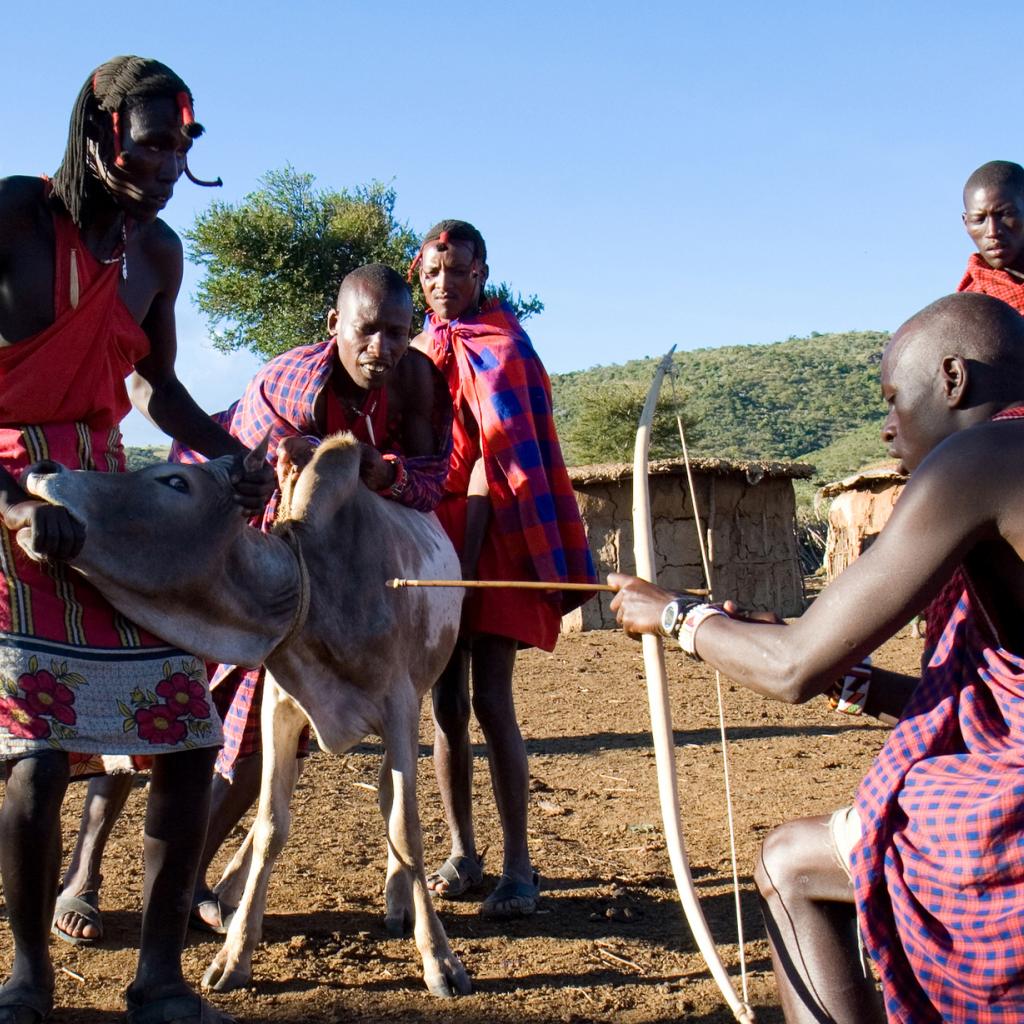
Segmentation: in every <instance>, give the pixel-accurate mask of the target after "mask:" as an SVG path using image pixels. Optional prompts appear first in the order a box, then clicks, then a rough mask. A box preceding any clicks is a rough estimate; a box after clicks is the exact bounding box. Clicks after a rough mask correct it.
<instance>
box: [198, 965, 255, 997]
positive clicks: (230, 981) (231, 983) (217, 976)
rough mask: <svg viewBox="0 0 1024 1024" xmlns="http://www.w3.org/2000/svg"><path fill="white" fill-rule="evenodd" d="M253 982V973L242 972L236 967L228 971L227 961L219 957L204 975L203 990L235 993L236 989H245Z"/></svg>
mask: <svg viewBox="0 0 1024 1024" xmlns="http://www.w3.org/2000/svg"><path fill="white" fill-rule="evenodd" d="M251 981H252V971H251V970H249V971H246V970H242V969H241V968H238V967H235V968H233V969H232V970H228V967H227V963H226V961H225V960H221V958H220V956H218V957H217V958H216V959H215V960H214V961H213V963H212V964H210V966H209V967H207V968H206V973H205V974H204V975H203V988H209V989H213V991H214V992H234V991H235V989H239V988H245V987H246V986H247V985H249V983H250V982H251Z"/></svg>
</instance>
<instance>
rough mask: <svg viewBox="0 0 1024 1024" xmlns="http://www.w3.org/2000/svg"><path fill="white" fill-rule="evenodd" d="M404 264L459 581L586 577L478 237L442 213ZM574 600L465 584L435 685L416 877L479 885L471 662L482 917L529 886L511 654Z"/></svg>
mask: <svg viewBox="0 0 1024 1024" xmlns="http://www.w3.org/2000/svg"><path fill="white" fill-rule="evenodd" d="M417 266H418V267H419V274H420V284H421V285H422V287H423V294H424V296H425V297H426V300H427V305H428V306H429V307H430V311H429V313H428V315H427V319H426V324H425V328H424V331H423V333H422V334H420V335H419V337H418V338H417V339H416V340H415V341H414V342H413V344H414V345H415V346H416V347H418V348H419V349H420V350H421V351H423V352H425V353H426V354H427V355H429V356H430V358H431V359H432V360H433V361H434V363H435V365H436V366H437V367H438V368H439V369H440V370H441V372H442V373H443V374H444V375H445V378H446V380H447V381H448V390H449V392H450V393H451V397H452V403H453V405H454V411H455V423H454V426H453V435H454V436H453V442H454V446H453V451H452V456H451V462H450V465H449V471H448V480H447V483H446V485H445V496H444V498H443V499H442V501H441V504H440V505H439V506H438V508H437V514H438V517H439V518H440V520H441V523H442V524H443V525H444V527H445V530H446V531H447V532H448V535H449V537H451V539H452V542H453V543H454V545H455V549H456V550H457V551H458V552H459V555H460V559H461V562H462V574H463V578H465V579H478V578H479V579H485V580H542V581H546V582H552V583H561V582H576V583H592V582H595V581H596V578H597V577H596V575H595V572H594V565H593V560H592V559H591V556H590V548H589V546H588V544H587V538H586V534H585V533H584V530H583V524H582V522H581V520H580V514H579V509H578V507H577V505H576V498H575V496H574V494H573V491H572V485H571V483H570V482H569V476H568V473H567V472H566V469H565V463H564V462H563V460H562V452H561V449H560V447H559V444H558V436H557V434H556V433H555V424H554V417H553V414H552V409H551V385H550V382H549V381H548V376H547V373H546V372H545V371H544V367H543V366H542V365H541V361H540V359H539V358H538V357H537V353H536V352H535V351H534V349H533V345H532V344H531V343H530V339H529V338H528V337H527V336H526V333H525V332H524V331H523V329H522V327H521V326H520V324H519V321H518V320H517V319H516V316H515V314H514V313H513V312H512V310H511V308H510V307H509V306H508V305H506V304H504V303H502V302H499V301H498V300H496V299H486V298H485V296H484V292H483V289H484V285H485V284H486V282H487V273H488V269H487V247H486V245H485V244H484V240H483V237H482V236H481V234H480V232H479V231H477V229H476V228H475V227H473V225H472V224H467V223H466V222H465V221H461V220H445V221H441V223H440V224H437V225H435V226H434V227H433V228H432V229H431V230H430V231H428V232H427V236H426V239H425V241H424V242H423V245H422V247H421V249H420V252H419V255H418V256H417V257H416V259H415V260H414V262H413V268H415V267H417ZM411 273H412V268H410V275H411ZM586 596H587V595H586V594H581V593H579V592H575V593H572V592H562V593H556V592H554V591H547V592H545V591H525V590H483V591H467V597H466V602H465V605H464V610H463V616H462V631H461V637H460V640H459V644H458V647H457V648H456V651H455V653H454V655H453V656H452V660H451V662H450V663H449V665H448V667H447V669H446V670H445V672H444V675H442V676H441V678H440V679H439V680H438V681H437V684H436V685H435V687H434V693H433V698H434V699H433V707H434V723H435V731H434V766H435V769H436V771H437V778H438V784H439V786H440V789H441V798H442V801H443V803H444V808H445V815H446V817H447V819H448V826H449V829H450V831H451V839H452V846H451V855H450V856H449V857H448V859H447V860H446V861H445V862H444V864H443V865H442V866H441V867H440V869H439V870H438V871H437V872H435V873H434V874H433V875H431V876H430V878H428V880H427V884H428V885H429V886H430V888H431V890H432V891H433V892H434V893H435V894H437V895H438V896H448V897H453V896H459V895H461V894H462V893H464V892H466V891H467V890H468V889H470V888H473V887H475V886H478V885H479V884H480V882H481V881H482V880H483V867H482V862H481V858H480V857H479V855H478V853H477V849H476V842H475V838H474V834H473V809H472V752H471V749H470V743H469V711H470V697H469V684H470V670H471V669H472V708H473V711H474V713H475V714H476V717H477V721H478V722H479V723H480V728H481V729H482V730H483V733H484V737H485V738H486V740H487V756H488V760H489V761H490V767H491V783H492V785H493V787H494V796H495V802H496V803H497V807H498V816H499V818H500V819H501V828H502V838H503V842H504V857H503V862H502V868H501V877H500V879H499V882H498V885H497V887H496V888H495V890H494V891H493V892H492V893H491V894H490V895H489V896H488V897H487V899H486V900H484V902H483V905H482V907H481V912H482V913H483V914H485V915H486V916H489V917H495V918H508V917H519V916H523V915H525V914H532V913H533V912H534V911H535V910H536V908H537V897H538V894H539V891H540V890H539V879H538V876H537V873H536V872H535V871H534V869H533V865H532V864H531V862H530V853H529V849H528V846H527V837H526V811H527V803H528V798H529V769H528V766H527V760H526V747H525V745H524V744H523V737H522V734H521V733H520V731H519V726H518V724H517V722H516V716H515V705H514V701H513V696H512V673H513V669H514V667H515V658H516V649H517V648H518V647H539V648H541V649H542V650H545V651H551V650H553V649H554V647H555V642H556V641H557V639H558V630H559V625H560V623H561V617H562V616H563V615H564V614H565V613H566V612H568V611H570V610H571V609H572V608H575V607H576V606H577V605H579V604H580V603H582V601H583V600H586Z"/></svg>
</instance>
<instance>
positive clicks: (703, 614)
mask: <svg viewBox="0 0 1024 1024" xmlns="http://www.w3.org/2000/svg"><path fill="white" fill-rule="evenodd" d="M712 615H724V616H725V617H726V618H728V617H729V615H728V612H726V611H724V610H723V609H721V608H719V607H718V605H714V604H696V605H694V606H693V607H692V608H691V609H690V610H689V611H688V612H687V613H686V618H684V619H683V624H682V626H681V627H680V630H679V646H680V647H682V649H683V650H684V651H686V653H687V654H688V655H690V657H691V658H696V659H697V660H698V661H700V655H699V654H698V653H697V648H696V647H695V646H694V641H695V639H696V634H697V627H698V626H699V625H700V624H701V623H702V622H703V621H704V620H705V619H710V618H711V616H712Z"/></svg>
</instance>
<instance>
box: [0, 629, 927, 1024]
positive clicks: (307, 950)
mask: <svg viewBox="0 0 1024 1024" xmlns="http://www.w3.org/2000/svg"><path fill="white" fill-rule="evenodd" d="M920 649H921V643H920V641H918V640H915V639H913V638H912V637H911V636H910V634H909V631H906V630H905V631H904V632H903V633H902V634H900V636H899V637H897V638H896V639H895V640H893V641H890V643H889V644H888V645H886V648H884V649H883V652H882V654H881V656H880V657H879V659H878V661H879V663H880V664H883V665H886V666H887V667H893V668H896V669H899V670H902V671H914V670H915V667H916V664H917V661H918V658H919V657H920ZM668 662H669V675H670V679H671V680H672V698H673V722H674V727H675V733H676V748H677V762H678V772H679V779H680V787H681V791H682V794H683V806H684V813H683V817H684V834H685V836H686V842H687V846H688V852H689V857H690V861H691V865H692V868H693V873H694V876H695V879H696V883H697V887H698V890H699V892H700V895H701V899H702V902H703V906H704V909H705V913H706V914H707V916H708V919H709V922H710V926H711V931H712V934H713V935H714V936H715V938H716V941H717V942H718V946H719V950H720V953H721V955H722V958H723V960H724V962H725V963H726V965H727V967H728V968H729V970H730V972H731V973H732V974H733V976H734V977H736V976H737V975H738V956H737V941H736V935H737V930H736V920H735V910H734V904H733V897H732V891H731V872H730V866H729V856H728V841H727V834H726V826H725V812H724V794H723V784H722V769H721V744H720V740H719V735H718V727H717V709H716V702H715V697H714V678H713V674H712V673H710V672H709V671H708V670H707V669H706V668H705V667H704V666H699V665H695V664H693V663H692V662H690V661H688V660H687V659H686V658H685V657H684V656H683V655H682V654H680V653H679V652H678V651H671V652H669V655H668ZM517 686H518V690H517V692H518V704H519V714H520V720H521V722H522V726H523V732H524V734H525V736H526V739H527V746H528V750H529V756H530V770H531V777H532V787H531V788H532V801H531V817H530V834H531V845H532V851H533V856H534V861H535V864H536V866H537V869H538V870H539V871H540V873H541V875H542V877H543V885H544V892H543V896H542V900H541V905H540V910H539V912H538V913H537V915H536V916H534V917H533V918H530V919H527V920H523V921H518V922H515V923H512V924H505V925H501V924H495V923H490V922H487V921H484V920H483V919H482V918H480V917H479V916H478V915H477V913H476V910H477V906H478V903H477V902H476V901H475V900H471V901H469V902H462V901H459V902H443V903H440V904H439V906H440V909H441V915H442V920H443V921H444V924H445V927H446V929H447V931H448V935H449V936H450V938H451V941H452V945H453V947H454V948H455V950H456V952H457V953H458V954H459V956H460V957H461V958H462V960H463V962H464V963H465V965H466V967H467V969H468V970H469V972H470V974H471V975H472V977H473V981H474V993H473V994H472V995H471V996H468V997H465V998H461V999H458V1000H447V1001H440V1000H436V999H434V998H432V997H431V996H429V995H428V994H427V992H426V990H425V989H424V987H423V985H422V981H421V978H420V967H419V962H418V957H417V954H416V950H415V947H414V945H413V942H412V940H411V939H409V940H395V939H388V938H386V937H385V934H384V929H383V899H382V896H381V888H382V885H383V878H384V841H383V826H382V823H381V821H380V818H379V815H378V812H377V808H376V794H375V792H374V789H373V787H374V785H375V783H376V775H377V767H378V763H379V755H378V749H377V747H376V745H375V744H374V743H372V742H370V741H367V743H365V744H364V745H362V746H360V747H358V748H357V749H356V750H355V751H353V752H352V753H351V754H350V755H349V756H347V757H345V758H334V757H330V756H326V755H323V754H315V755H313V756H312V758H311V759H310V762H309V765H308V770H307V771H306V772H305V773H304V775H303V777H302V779H301V780H300V784H299V789H298V792H297V794H296V800H295V804H294V811H295V818H294V824H293V831H292V835H291V838H290V840H289V844H288V847H287V849H286V851H285V853H284V855H283V857H282V859H281V861H280V863H279V865H278V868H277V870H276V872H275V874H274V877H273V881H272V883H271V888H270V896H269V901H268V915H267V920H266V927H265V932H264V941H263V944H262V946H261V947H260V949H259V951H258V953H257V956H256V960H255V976H254V983H253V986H252V988H251V989H249V990H247V991H243V992H239V993H235V994H231V995H226V996H219V995H218V996H216V997H215V998H214V1002H215V1003H216V1004H217V1005H218V1006H220V1007H222V1008H224V1009H226V1010H228V1011H229V1012H231V1013H232V1014H234V1015H235V1016H236V1017H237V1018H238V1019H239V1021H242V1022H246V1024H262V1022H283V1021H287V1022H296V1024H297V1022H309V1024H334V1022H342V1021H344V1022H355V1024H360V1022H371V1021H401V1022H441V1021H446V1022H453V1024H470V1022H473V1024H475V1022H494V1024H502V1022H513V1021H515V1022H579V1024H582V1022H590V1021H595V1022H596V1021H602V1022H604V1021H608V1022H612V1021H614V1022H621V1024H655V1022H670V1021H672V1022H675V1021H692V1022H701V1024H718V1022H726V1021H729V1020H731V1019H732V1016H731V1014H730V1013H729V1011H728V1009H727V1008H726V1007H725V1006H724V1004H723V1002H722V1000H721V997H720V995H719V993H718V991H717V989H716V988H715V986H714V983H713V982H712V981H711V979H710V977H709V975H708V973H707V971H706V969H705V967H704V966H703V963H702V961H701V959H700V957H699V955H698V954H697V953H696V951H695V946H694V943H693V940H692V938H691V937H690V935H689V932H688V929H687V926H686V922H685V920H684V918H683V915H682V911H681V909H680V906H679V902H678V898H677V896H676V893H675V889H674V885H673V883H672V880H671V872H670V868H669V863H668V857H667V855H666V853H665V848H664V845H663V841H662V829H661V822H660V816H659V810H658V797H657V786H656V779H655V764H654V755H653V751H652V750H651V747H650V737H649V734H648V731H647V730H648V712H647V705H646V690H645V686H644V681H643V667H642V659H641V655H640V648H639V645H637V644H634V643H633V642H632V641H630V640H628V639H627V638H625V637H624V636H623V635H621V634H619V633H612V632H600V633H586V634H576V635H570V636H567V637H564V638H563V639H562V641H561V642H560V643H559V646H558V649H557V650H556V651H555V653H554V654H550V655H549V654H544V653H541V652H538V651H528V652H525V653H524V654H522V655H521V656H520V660H519V662H518V665H517ZM724 692H725V704H726V715H727V720H728V727H729V745H728V747H729V754H730V760H731V767H732V787H733V799H734V805H735V815H736V823H737V839H738V846H739V872H740V881H741V885H742V906H743V927H744V931H745V933H746V960H747V970H748V983H749V992H750V1001H751V1003H752V1004H753V1005H754V1006H755V1008H756V1010H757V1015H758V1020H759V1021H766V1022H774V1021H781V1020H782V1015H781V1013H780V1011H779V1009H778V1000H777V997H776V993H775V987H774V983H773V981H772V977H771V970H770V964H769V960H768V951H767V945H766V943H765V941H764V928H763V926H762V923H761V918H760V913H759V911H758V908H757V903H756V899H755V897H754V894H753V890H752V886H751V878H750V874H751V866H752V864H753V862H754V856H755V850H756V848H757V845H758V842H759V841H760V839H761V838H762V837H763V836H764V835H765V833H766V832H767V831H768V830H769V829H770V828H772V826H774V825H776V824H777V823H779V822H781V821H783V820H785V819H787V818H792V817H796V816H800V815H806V814H819V813H825V812H827V811H830V810H831V809H833V808H834V807H836V806H838V805H839V804H841V803H844V802H848V801H849V799H850V798H851V796H852V794H853V791H854V788H855V786H856V783H857V782H858V780H859V779H860V778H861V776H862V775H863V773H864V771H865V770H866V768H867V766H868V765H869V763H870V761H871V759H872V757H873V756H874V754H875V753H876V752H877V750H878V748H879V747H880V746H881V744H882V742H883V740H884V737H885V730H884V729H883V728H881V727H880V726H877V725H876V724H873V723H872V722H870V721H863V722H862V721H849V720H846V719H842V718H840V717H839V716H838V715H835V714H834V713H832V712H831V711H830V710H829V708H828V706H827V704H826V702H825V701H824V700H823V699H819V700H816V701H813V702H812V703H810V704H809V705H806V706H803V707H796V708H790V707H786V706H784V705H779V704H772V703H769V702H768V701H765V700H763V699H761V698H758V697H756V696H754V695H752V694H749V693H747V692H746V691H742V690H740V689H739V688H738V687H734V686H731V685H729V684H727V683H726V684H724ZM421 736H422V739H423V744H424V745H423V748H422V753H423V756H422V759H421V776H420V803H421V808H422V814H423V826H424V835H425V844H426V849H427V861H428V868H430V867H436V866H437V865H438V864H440V862H441V861H442V860H443V859H444V856H445V855H446V853H447V850H446V830H445V827H444V823H443V818H442V815H441V809H440V804H439V801H438V799H437V791H436V788H435V784H434V780H433V774H432V769H431V763H430V759H429V756H428V754H429V750H428V746H427V744H428V742H429V737H430V726H429V718H428V717H427V714H426V709H425V715H424V719H423V725H422V731H421ZM475 741H476V744H477V746H476V756H477V765H478V771H477V777H476V806H477V807H478V809H479V813H478V833H479V836H480V838H481V840H482V844H483V845H484V846H489V847H490V853H489V854H488V856H487V867H488V869H489V870H490V872H491V873H492V874H491V877H489V878H488V884H489V885H493V884H494V878H493V872H494V871H495V870H496V869H497V868H498V867H499V865H500V839H499V833H498V827H497V819H496V814H495V812H494V808H493V804H492V803H491V802H490V784H489V780H488V776H487V770H486V762H485V752H484V748H483V746H482V745H481V742H480V736H479V734H476V735H475ZM83 792H84V787H83V786H81V784H78V785H76V786H75V787H73V789H72V790H71V793H70V794H69V797H68V800H67V801H66V803H65V809H64V814H65V818H64V825H65V839H66V842H67V843H68V844H70V842H71V840H72V838H73V836H74V833H75V830H76V828H77V816H78V812H79V809H80V806H81V797H82V794H83ZM145 793H146V791H145V788H144V786H143V785H141V784H140V785H139V786H138V787H137V789H136V790H135V791H134V792H133V793H132V796H131V798H130V801H129V805H128V811H127V813H126V815H125V816H124V818H123V819H122V821H121V822H120V823H119V826H118V828H117V831H116V832H115V834H114V837H113V839H112V841H111V845H110V848H109V852H108V855H107V859H106V863H105V869H104V876H105V881H104V886H103V893H102V905H103V910H104V912H105V920H106V930H107V938H106V941H105V943H104V944H103V946H101V947H100V948H97V949H91V950H78V949H74V948H72V947H70V946H67V945H65V944H64V943H60V942H57V941H56V940H54V942H53V944H52V949H53V953H54V957H55V960H56V965H57V968H58V982H57V1000H58V1005H59V1006H60V1007H64V1009H60V1010H59V1011H57V1012H56V1013H55V1014H54V1017H53V1020H54V1021H56V1022H58V1024H72V1022H73V1024H99V1022H106V1021H119V1020H121V1019H122V1018H121V1015H120V1012H119V1011H120V1009H121V1007H122V1005H123V1003H122V992H123V990H124V988H125V986H126V985H127V983H128V981H129V979H130V978H131V975H132V971H133V967H134V961H135V944H136V941H137V936H138V926H139V907H140V886H141V828H142V824H141V822H142V814H143V810H144V806H145ZM241 835H242V834H241V832H239V835H238V839H241ZM224 859H226V855H225V857H224ZM0 943H2V950H0V955H2V956H3V958H4V959H5V960H8V958H9V956H10V952H11V949H10V936H9V932H8V931H7V929H6V928H3V929H0ZM216 949H217V944H216V943H215V941H214V939H213V937H212V936H203V935H201V934H199V933H197V932H193V933H190V937H189V946H188V948H187V949H186V954H185V964H186V971H187V974H188V976H189V978H190V979H192V980H193V981H196V982H198V979H199V978H200V977H201V975H202V972H203V970H204V969H205V967H206V965H207V963H208V962H209V961H210V959H211V958H212V956H213V955H214V953H215V952H216ZM62 969H63V970H62ZM737 984H738V980H737Z"/></svg>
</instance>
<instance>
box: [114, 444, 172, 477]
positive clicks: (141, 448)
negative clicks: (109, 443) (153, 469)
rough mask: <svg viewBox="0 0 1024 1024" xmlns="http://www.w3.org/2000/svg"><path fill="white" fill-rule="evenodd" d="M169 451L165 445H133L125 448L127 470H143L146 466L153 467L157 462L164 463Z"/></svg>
mask: <svg viewBox="0 0 1024 1024" xmlns="http://www.w3.org/2000/svg"><path fill="white" fill-rule="evenodd" d="M170 452H171V449H170V448H168V447H167V446H166V445H153V444H149V445H134V446H127V445H126V446H125V449H124V458H125V462H127V463H128V469H129V470H132V471H133V472H134V470H136V469H145V468H146V466H154V465H156V463H158V462H166V461H167V456H168V455H169V454H170Z"/></svg>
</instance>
